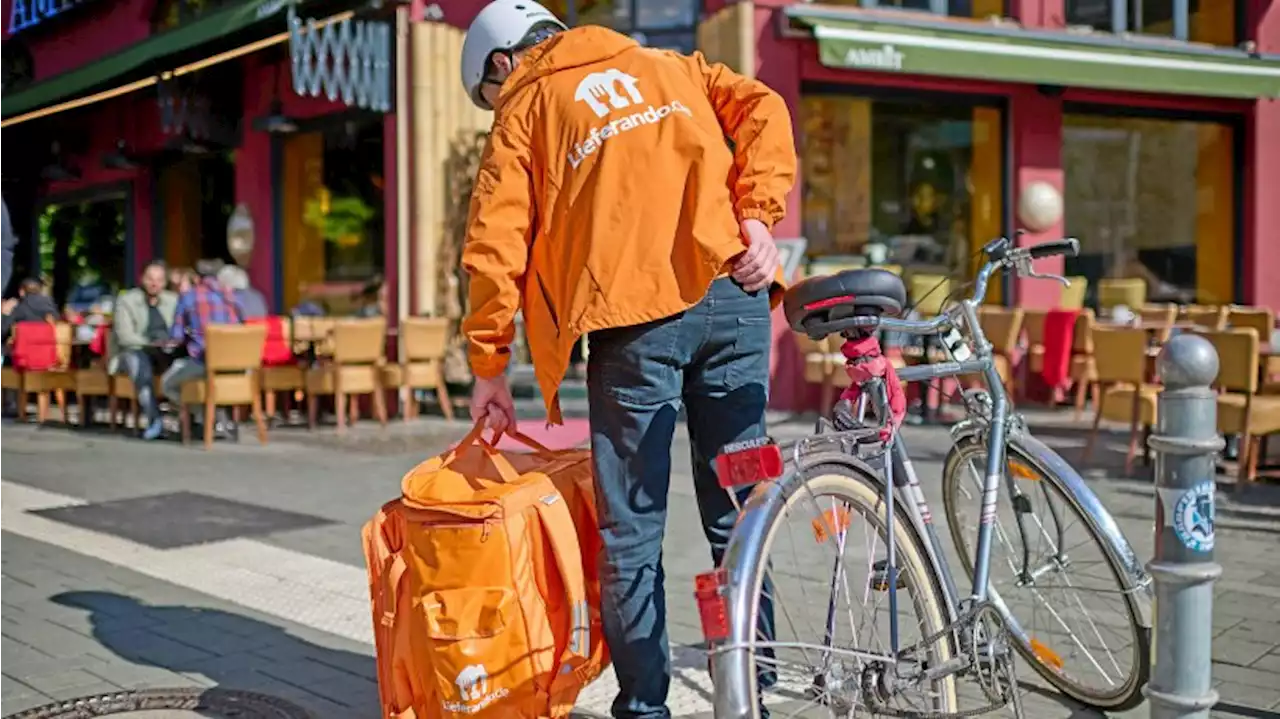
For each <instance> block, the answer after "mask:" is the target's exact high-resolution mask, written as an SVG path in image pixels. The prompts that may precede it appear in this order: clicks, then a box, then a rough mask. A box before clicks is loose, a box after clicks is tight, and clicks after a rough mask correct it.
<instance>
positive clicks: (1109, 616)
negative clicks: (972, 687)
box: [943, 439, 1151, 710]
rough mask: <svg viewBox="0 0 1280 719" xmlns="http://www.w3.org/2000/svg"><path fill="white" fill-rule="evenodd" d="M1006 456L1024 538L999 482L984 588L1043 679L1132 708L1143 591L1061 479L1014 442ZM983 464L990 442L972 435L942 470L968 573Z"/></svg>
mask: <svg viewBox="0 0 1280 719" xmlns="http://www.w3.org/2000/svg"><path fill="white" fill-rule="evenodd" d="M1007 457H1008V465H1007V467H1006V472H1008V474H1009V476H1010V477H1012V478H1013V480H1014V482H1015V486H1017V487H1018V489H1019V491H1020V493H1021V494H1022V495H1023V496H1024V497H1026V499H1027V502H1026V503H1025V506H1024V509H1025V510H1026V512H1025V513H1024V514H1023V515H1022V522H1023V529H1024V531H1025V535H1024V534H1023V532H1022V531H1020V530H1019V527H1018V515H1017V513H1016V511H1015V508H1014V503H1013V502H1012V501H1011V500H1010V499H1009V497H1008V496H1007V492H1006V487H1005V485H1001V487H1000V492H1001V495H1002V496H1001V497H1000V499H999V500H998V502H997V514H996V523H995V528H994V529H995V536H994V537H993V541H992V543H991V557H990V568H991V571H990V587H991V589H993V590H995V592H996V593H998V594H999V596H1000V598H1001V599H1002V600H1003V601H1004V604H1005V606H1006V608H1007V610H1008V612H1009V614H1010V615H1012V616H1011V619H1013V620H1014V622H1016V624H1017V628H1016V630H1015V631H1012V632H1011V634H1012V635H1013V638H1014V640H1015V646H1017V647H1018V650H1019V653H1020V654H1022V656H1023V658H1025V659H1026V660H1027V662H1029V663H1030V664H1031V666H1032V667H1034V668H1035V670H1036V671H1037V672H1038V673H1039V674H1040V675H1041V676H1042V677H1044V678H1045V680H1047V681H1048V682H1049V683H1050V684H1052V685H1053V686H1054V687H1056V688H1057V689H1058V690H1059V691H1061V692H1063V693H1064V694H1067V695H1068V696H1070V697H1072V698H1073V699H1076V700H1077V701H1079V702H1081V703H1083V704H1087V705H1089V706H1092V707H1097V708H1100V709H1110V710H1123V709H1129V708H1132V707H1135V706H1137V705H1138V704H1140V703H1141V702H1142V693H1141V690H1142V686H1143V685H1144V684H1146V682H1147V678H1148V675H1149V673H1150V661H1149V656H1150V639H1151V634H1150V630H1149V629H1148V628H1147V627H1145V626H1143V624H1142V622H1141V619H1140V617H1141V612H1140V610H1139V607H1138V603H1137V597H1136V596H1135V595H1136V594H1137V593H1138V592H1141V591H1143V588H1142V587H1141V586H1140V585H1139V583H1138V580H1137V579H1136V578H1134V577H1133V576H1132V575H1131V574H1130V573H1129V572H1128V571H1126V569H1125V566H1124V564H1123V562H1122V561H1121V558H1120V556H1119V552H1118V549H1117V547H1116V546H1115V545H1114V544H1113V543H1112V542H1111V541H1110V540H1109V539H1108V538H1107V535H1106V534H1105V533H1104V532H1103V530H1102V528H1101V526H1100V524H1099V521H1098V518H1097V517H1094V516H1092V515H1091V514H1090V513H1089V512H1087V511H1086V510H1085V508H1084V507H1083V506H1081V504H1080V502H1079V501H1078V499H1077V498H1076V497H1075V496H1074V494H1073V493H1072V492H1070V491H1068V490H1067V488H1066V486H1065V484H1064V482H1063V481H1062V480H1061V479H1060V478H1059V477H1057V476H1056V475H1055V474H1054V473H1053V472H1052V471H1051V470H1050V469H1049V468H1048V467H1047V466H1046V465H1045V464H1043V463H1041V462H1038V461H1036V460H1035V459H1034V458H1033V457H1031V456H1030V455H1029V454H1028V453H1026V452H1024V451H1022V450H1021V449H1019V448H1018V447H1017V446H1016V445H1013V444H1010V445H1009V447H1008V450H1007ZM986 466H987V446H986V444H985V443H984V442H982V441H979V440H976V439H975V440H970V441H967V442H964V443H962V444H961V445H959V446H957V447H955V448H953V449H952V450H951V452H950V453H949V454H948V455H947V460H946V464H945V467H944V470H943V501H944V503H945V507H946V513H947V525H948V527H949V528H950V530H951V537H952V539H953V540H954V541H955V547H956V550H957V551H958V552H959V554H960V560H961V563H962V564H963V565H964V567H965V569H966V570H967V571H968V573H969V577H970V578H972V577H973V568H974V555H975V549H974V547H975V545H976V544H977V528H978V516H979V512H980V511H981V497H982V484H983V478H984V477H985V476H986ZM1024 536H1025V541H1023V539H1024ZM1024 556H1025V560H1024ZM1024 562H1025V571H1024Z"/></svg>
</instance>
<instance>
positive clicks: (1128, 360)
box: [1084, 327, 1160, 474]
mask: <svg viewBox="0 0 1280 719" xmlns="http://www.w3.org/2000/svg"><path fill="white" fill-rule="evenodd" d="M1093 350H1094V352H1093V359H1094V367H1095V368H1096V370H1097V382H1098V385H1099V388H1100V390H1101V392H1100V398H1099V400H1098V403H1097V408H1096V410H1095V412H1096V414H1094V417H1093V429H1092V431H1090V433H1089V442H1088V444H1086V445H1085V449H1084V459H1085V461H1086V462H1087V461H1089V457H1090V456H1091V455H1092V454H1093V447H1094V444H1095V443H1096V441H1097V439H1098V425H1099V424H1100V423H1101V422H1102V419H1103V417H1106V418H1107V419H1109V420H1111V421H1114V422H1128V423H1129V451H1128V452H1127V453H1126V454H1125V458H1124V471H1125V474H1130V473H1131V472H1132V471H1133V458H1134V455H1136V454H1137V450H1138V438H1139V432H1138V428H1139V425H1141V427H1142V428H1143V432H1142V434H1144V435H1145V434H1146V433H1147V432H1149V431H1150V429H1151V427H1152V426H1154V425H1155V423H1156V397H1157V395H1158V394H1159V392H1160V387H1159V386H1158V385H1154V384H1151V383H1149V382H1147V332H1146V331H1145V330H1142V329H1137V328H1132V327H1106V328H1103V327H1095V328H1094V329H1093ZM1143 457H1144V458H1145V457H1147V452H1146V446H1145V443H1144V445H1143Z"/></svg>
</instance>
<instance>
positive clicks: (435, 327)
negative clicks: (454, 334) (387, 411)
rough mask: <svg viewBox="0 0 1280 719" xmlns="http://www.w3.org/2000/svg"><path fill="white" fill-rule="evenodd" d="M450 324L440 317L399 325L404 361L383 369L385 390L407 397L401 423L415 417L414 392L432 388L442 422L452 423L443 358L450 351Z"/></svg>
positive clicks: (416, 407) (416, 318)
mask: <svg viewBox="0 0 1280 719" xmlns="http://www.w3.org/2000/svg"><path fill="white" fill-rule="evenodd" d="M450 326H451V323H450V322H449V320H448V319H447V318H443V317H439V318H436V317H406V318H405V319H403V320H402V321H401V323H400V342H401V343H402V347H403V350H404V361H403V362H401V363H400V364H389V365H387V366H385V367H383V368H382V384H383V386H384V387H399V388H402V389H404V390H405V394H406V395H407V396H406V397H405V398H404V400H403V402H402V403H401V406H402V407H403V409H402V410H401V414H402V415H403V416H404V420H405V421H406V422H408V421H409V420H410V419H413V418H414V417H417V416H418V400H417V399H416V398H415V397H414V395H413V392H414V390H419V389H434V390H435V391H436V399H437V400H438V401H439V402H440V411H441V412H442V413H443V414H444V417H445V419H447V420H450V421H452V420H453V401H452V400H450V399H449V388H448V387H446V386H445V382H444V355H445V352H446V351H448V349H449V337H450Z"/></svg>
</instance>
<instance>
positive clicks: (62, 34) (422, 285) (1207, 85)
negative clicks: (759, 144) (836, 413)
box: [0, 0, 1280, 405]
mask: <svg viewBox="0 0 1280 719" xmlns="http://www.w3.org/2000/svg"><path fill="white" fill-rule="evenodd" d="M484 4H485V0H449V1H443V2H425V1H424V0H413V1H412V2H410V3H408V4H402V5H396V4H389V3H388V4H381V3H376V4H367V3H366V2H364V0H360V2H354V1H353V0H308V1H307V2H301V3H293V2H287V1H286V0H119V2H114V3H107V2H103V0H79V1H78V2H76V1H73V0H47V1H46V0H40V1H39V2H37V1H36V0H4V3H3V13H4V21H5V30H4V32H5V41H4V45H3V52H4V58H3V59H4V91H3V112H2V114H3V119H2V120H0V122H2V124H3V142H4V147H5V150H6V152H5V153H4V155H3V192H4V197H5V199H6V202H7V204H8V207H9V210H10V213H11V214H12V217H13V221H14V226H15V231H17V232H18V233H20V235H21V236H22V237H24V238H27V242H26V243H24V247H23V248H22V249H21V250H20V252H19V262H18V264H19V274H23V273H25V274H27V275H33V274H46V275H49V276H50V278H51V280H52V281H53V284H54V288H55V294H56V295H58V296H59V298H66V297H69V296H72V295H73V294H74V292H75V291H76V290H77V287H78V286H79V285H80V284H82V283H83V282H85V281H86V280H83V278H82V277H80V275H81V274H87V275H89V276H92V275H93V274H95V273H96V274H97V275H98V276H99V280H102V281H106V282H107V283H108V284H113V285H116V286H124V285H128V284H130V282H131V280H132V278H133V277H134V276H135V275H136V272H137V270H138V269H139V268H140V266H141V264H142V263H144V262H145V261H146V260H148V259H150V258H153V257H160V258H163V259H166V260H167V261H169V262H170V263H171V264H174V265H188V264H190V263H192V262H193V261H194V260H195V259H196V258H198V257H202V256H210V255H214V256H223V257H225V258H226V259H232V260H235V261H237V262H240V263H241V264H242V265H244V266H246V267H248V268H249V270H250V274H251V277H252V279H253V282H254V284H255V285H256V286H257V287H258V288H259V289H261V290H262V291H263V292H264V294H265V295H266V296H267V297H268V299H269V300H270V301H271V302H272V303H273V307H274V309H276V310H278V311H288V310H290V309H292V308H294V307H296V306H297V305H299V304H300V303H305V302H313V303H318V304H322V305H324V306H325V307H326V308H327V309H329V310H330V311H332V312H343V311H346V310H347V309H349V305H350V304H351V303H352V302H353V301H355V300H353V299H352V298H353V297H355V296H357V295H358V294H359V291H360V288H362V287H364V286H366V285H368V284H369V283H370V282H373V281H376V280H378V279H382V280H383V281H384V282H385V283H386V287H387V290H388V292H387V298H388V305H389V306H388V315H390V316H391V317H393V318H394V317H397V316H404V315H406V314H446V315H451V316H457V315H458V314H460V312H461V311H462V307H461V305H462V302H463V300H462V289H461V282H460V278H459V276H458V272H457V264H458V249H459V248H458V242H459V241H460V238H461V232H462V225H463V222H464V219H465V211H466V203H467V198H468V196H469V191H470V182H471V179H472V177H474V171H475V164H476V161H477V159H478V155H479V151H480V148H481V146H482V143H483V132H484V130H486V129H487V127H488V124H489V116H488V114H487V113H483V112H480V111H477V110H476V109H475V108H473V107H472V106H471V104H470V103H469V101H468V100H467V98H466V97H465V96H464V94H463V93H462V92H461V91H460V88H459V84H458V67H457V62H458V53H459V50H460V47H461V39H462V30H461V28H465V27H466V26H467V24H468V23H469V22H470V21H471V19H472V18H473V17H474V16H475V13H476V12H478V11H479V9H480V8H481V7H483V5H484ZM548 4H549V5H550V6H551V7H552V9H553V10H555V11H556V12H557V13H559V14H560V15H561V16H562V17H564V18H565V19H566V20H567V21H568V22H569V23H570V24H580V23H596V24H606V25H610V26H613V27H615V28H616V29H619V30H620V31H623V32H627V33H630V34H632V35H633V36H635V37H637V38H638V39H641V40H642V41H643V42H646V43H648V44H650V45H654V46H660V47H670V48H674V49H679V50H685V51H687V50H691V49H694V48H698V49H701V50H703V51H704V52H706V53H707V55H708V56H709V57H710V58H711V59H712V60H716V61H720V62H725V63H727V64H729V65H730V66H732V67H734V68H735V69H737V70H739V71H741V72H744V73H747V74H749V75H753V76H755V77H758V78H759V79H761V80H763V81H764V82H766V83H768V84H769V85H770V86H772V87H773V88H774V89H776V90H777V91H778V92H779V93H781V94H782V96H783V97H784V98H785V100H786V102H787V103H788V106H789V108H790V109H791V111H792V115H793V118H794V121H795V128H796V143H797V149H798V151H799V153H800V157H801V166H800V177H799V178H798V182H797V184H796V187H795V189H794V191H793V193H792V195H791V197H790V200H789V213H788V216H787V218H786V219H785V220H784V222H783V223H782V224H781V225H780V226H779V227H778V228H776V231H777V232H776V234H777V235H778V236H779V237H783V238H801V237H802V238H804V239H805V241H806V247H805V255H806V257H805V263H806V264H807V265H808V270H809V271H813V272H821V271H825V270H827V269H835V268H838V267H842V266H848V265H850V264H858V263H860V262H865V261H867V258H868V257H870V258H872V259H874V260H875V261H877V262H880V263H888V264H901V265H903V266H905V267H907V268H908V269H910V270H913V271H916V272H929V273H933V274H937V275H942V276H948V277H951V278H953V279H954V280H958V281H963V280H965V279H968V278H969V277H971V275H972V273H973V271H974V269H975V268H976V263H977V261H978V260H977V255H976V253H977V252H978V250H979V249H980V248H981V246H982V245H983V243H985V242H986V241H987V240H989V239H991V238H993V237H996V236H1000V235H1006V234H1011V233H1013V232H1015V231H1017V230H1024V229H1027V224H1026V223H1025V222H1024V221H1023V220H1024V219H1025V216H1024V213H1020V212H1019V207H1020V203H1022V201H1023V199H1024V197H1023V196H1024V194H1026V191H1027V189H1028V188H1032V187H1039V188H1041V189H1043V188H1044V186H1045V185H1047V186H1048V187H1051V188H1053V190H1055V191H1056V192H1057V193H1058V195H1059V197H1060V198H1061V200H1062V203H1061V205H1062V211H1061V213H1060V216H1057V217H1051V218H1050V220H1051V221H1050V222H1049V223H1048V224H1047V225H1044V226H1037V227H1036V228H1035V229H1036V230H1037V231H1034V232H1027V233H1025V234H1023V235H1021V236H1020V237H1019V239H1018V242H1020V243H1023V244H1029V243H1035V242H1041V241H1044V240H1046V239H1051V238H1057V237H1059V236H1062V235H1073V236H1076V237H1079V238H1080V240H1081V245H1082V253H1081V256H1080V257H1078V258H1075V259H1070V260H1067V261H1065V262H1063V261H1062V260H1057V261H1054V260H1046V261H1045V267H1044V269H1045V270H1047V271H1057V272H1063V273H1065V274H1068V275H1073V276H1078V277H1083V278H1085V279H1086V280H1087V281H1088V282H1089V285H1090V286H1091V287H1096V285H1097V282H1098V280H1100V279H1102V278H1105V277H1116V276H1139V277H1142V278H1144V279H1146V280H1147V284H1148V288H1149V295H1150V297H1151V299H1169V300H1176V301H1182V302H1191V301H1194V302H1202V303H1225V302H1242V303H1248V304H1260V305H1266V306H1270V307H1273V308H1280V283H1276V282H1274V281H1270V280H1271V278H1273V277H1275V276H1280V252H1277V251H1276V249H1277V248H1280V202H1277V201H1276V198H1277V197H1280V189H1278V188H1280V99H1277V98H1280V60H1277V58H1278V57H1280V7H1278V6H1277V4H1276V3H1274V2H1270V1H1269V0H1142V1H1141V2H1139V0H845V1H843V2H832V3H830V4H818V3H804V2H799V3H797V2H785V1H784V0H744V1H741V2H726V1H725V0H557V1H555V2H550V3H548ZM233 216H235V217H237V218H238V222H239V224H238V227H240V228H242V230H243V228H244V227H246V226H247V227H249V228H251V233H250V234H251V235H252V238H253V242H252V246H251V248H249V249H248V250H246V249H245V248H244V247H243V246H237V247H235V248H228V246H227V228H228V223H229V221H230V220H231V218H232V217H233ZM246 218H247V219H246ZM243 234H245V233H244V232H243V231H242V232H241V235H243ZM86 270H91V271H90V272H85V271H86ZM1059 292H1060V289H1059V288H1058V287H1057V286H1056V285H1055V284H1053V283H1049V282H1043V281H1034V280H1020V281H1018V282H1016V283H1011V284H1009V285H1007V286H1005V287H1001V288H997V290H996V293H997V295H996V296H995V297H994V299H997V300H999V301H1005V302H1013V303H1017V304H1019V305H1023V306H1052V305H1053V304H1054V303H1056V302H1057V301H1058V299H1059ZM778 337H779V342H778V347H779V352H778V357H777V358H776V362H775V368H776V376H775V389H774V396H775V398H776V400H777V402H778V403H779V404H782V405H791V404H793V403H794V402H797V401H800V400H799V399H798V398H800V397H801V396H802V395H804V394H805V393H804V391H803V388H802V386H801V385H800V384H798V382H799V379H798V378H799V374H800V373H799V372H798V371H797V369H796V368H795V367H794V366H793V365H794V362H795V359H796V358H795V357H794V351H793V350H792V351H790V352H789V351H788V349H787V347H788V346H789V345H788V340H787V333H786V332H785V328H783V327H782V326H781V323H779V328H778Z"/></svg>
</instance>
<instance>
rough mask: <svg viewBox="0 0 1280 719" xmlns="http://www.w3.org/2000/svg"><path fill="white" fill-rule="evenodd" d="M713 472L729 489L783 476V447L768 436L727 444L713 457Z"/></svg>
mask: <svg viewBox="0 0 1280 719" xmlns="http://www.w3.org/2000/svg"><path fill="white" fill-rule="evenodd" d="M716 476H717V479H718V480H719V482H720V486H721V487H724V488H725V489H728V488H730V487H740V486H742V485H744V484H756V483H758V482H765V481H768V480H770V479H777V478H778V477H781V476H782V450H781V449H780V448H779V447H778V445H776V444H774V443H773V440H772V439H769V438H768V437H761V438H760V439H752V440H747V441H745V442H735V443H733V444H727V445H725V446H724V448H723V449H722V450H720V456H719V457H716Z"/></svg>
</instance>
